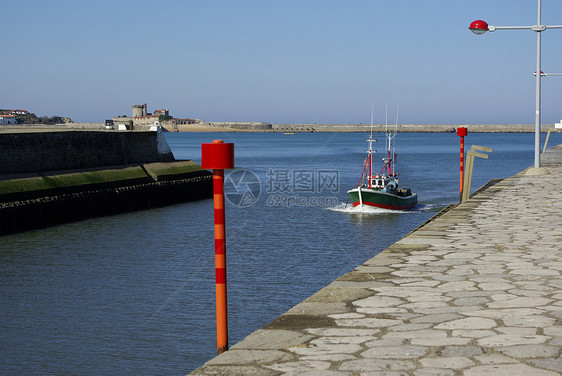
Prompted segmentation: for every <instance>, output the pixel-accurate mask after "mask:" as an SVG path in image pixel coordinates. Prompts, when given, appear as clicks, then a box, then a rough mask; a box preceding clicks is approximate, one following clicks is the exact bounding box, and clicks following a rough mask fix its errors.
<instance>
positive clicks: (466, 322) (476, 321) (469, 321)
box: [435, 317, 497, 330]
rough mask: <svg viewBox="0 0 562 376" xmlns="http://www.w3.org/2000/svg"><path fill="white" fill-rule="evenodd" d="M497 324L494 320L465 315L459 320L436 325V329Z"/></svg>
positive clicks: (478, 327) (490, 327) (479, 327)
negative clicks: (465, 316)
mask: <svg viewBox="0 0 562 376" xmlns="http://www.w3.org/2000/svg"><path fill="white" fill-rule="evenodd" d="M496 326H497V324H496V322H495V321H494V320H492V319H487V318H479V317H467V318H464V319H459V320H452V321H447V322H444V323H442V324H439V325H437V326H436V327H435V328H436V329H449V330H453V329H492V328H495V327H496Z"/></svg>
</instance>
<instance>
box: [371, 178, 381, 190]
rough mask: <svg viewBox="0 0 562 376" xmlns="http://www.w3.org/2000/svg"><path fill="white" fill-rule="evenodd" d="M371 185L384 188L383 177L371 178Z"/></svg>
mask: <svg viewBox="0 0 562 376" xmlns="http://www.w3.org/2000/svg"><path fill="white" fill-rule="evenodd" d="M371 185H372V186H373V187H374V188H384V180H383V179H373V180H372V181H371Z"/></svg>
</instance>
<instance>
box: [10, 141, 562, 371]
mask: <svg viewBox="0 0 562 376" xmlns="http://www.w3.org/2000/svg"><path fill="white" fill-rule="evenodd" d="M166 137H167V139H168V141H169V144H170V146H171V147H172V150H173V152H174V154H175V156H176V158H178V159H194V160H195V161H197V162H200V144H201V143H202V142H211V141H212V140H213V139H216V138H221V139H223V140H224V141H225V142H234V143H235V145H236V146H235V147H236V149H235V150H236V166H237V169H235V170H233V171H232V175H230V176H227V192H228V198H229V201H228V202H227V258H228V294H229V336H230V343H231V344H234V343H236V342H238V341H240V340H241V339H243V338H244V337H245V336H246V335H248V334H250V333H251V332H253V331H254V330H256V329H258V328H260V327H261V326H263V325H265V324H267V323H269V322H270V321H271V320H273V319H274V318H275V317H277V316H278V315H280V314H282V313H283V312H285V311H287V310H288V309H289V308H291V307H292V306H293V305H295V304H297V303H299V302H300V301H302V300H303V299H305V298H306V297H308V296H310V295H311V294H313V293H314V292H316V291H317V290H319V289H321V288H322V287H324V286H325V285H327V284H328V283H330V282H331V281H333V280H334V279H335V278H337V277H339V276H340V275H342V274H344V273H346V272H348V271H350V270H352V269H353V268H354V267H355V266H357V265H359V264H361V263H363V262H364V261H365V260H367V259H369V258H371V257H372V256H374V255H375V254H377V253H378V252H379V251H381V250H382V249H384V248H386V247H387V246H389V245H390V244H392V243H393V242H395V241H397V240H398V239H400V238H401V237H402V236H403V235H405V234H407V233H408V232H409V231H411V230H412V229H414V228H415V227H417V226H418V225H419V224H421V223H422V222H424V221H425V220H426V219H428V218H430V217H431V216H432V215H433V214H435V212H437V211H438V210H439V209H441V208H442V207H443V206H445V205H447V204H449V203H451V202H454V201H456V200H458V159H459V156H458V148H459V139H458V137H457V136H456V135H455V134H399V135H398V136H397V153H398V154H399V159H398V167H399V172H400V176H401V185H402V186H404V187H410V188H412V190H413V191H415V192H417V193H418V195H419V205H418V207H417V208H416V209H415V210H413V211H410V212H406V213H394V212H393V213H389V212H385V211H376V210H375V211H373V212H370V213H363V214H361V213H353V212H349V210H346V209H344V207H345V202H346V199H347V197H346V193H345V192H346V190H347V189H349V188H352V187H354V186H355V185H356V183H357V180H358V179H359V174H360V173H361V168H362V162H363V159H364V153H363V152H364V150H365V147H366V143H365V142H364V139H365V135H364V134H355V133H354V134H310V133H303V134H294V135H284V134H271V133H268V134H254V133H235V134H210V133H183V134H171V133H169V134H166ZM378 139H379V144H378V145H377V146H379V149H380V150H379V151H380V152H382V151H383V149H384V138H383V137H382V136H379V137H378ZM466 142H467V149H468V148H469V147H470V145H472V144H477V145H482V146H490V147H493V149H494V151H493V152H492V153H490V158H489V159H488V160H482V159H477V160H476V166H475V175H474V178H473V190H475V189H476V188H477V187H479V186H481V185H482V184H484V183H485V182H487V181H488V180H490V179H493V178H498V177H508V176H511V175H513V174H515V173H517V172H519V171H521V170H523V169H524V168H526V167H528V166H529V165H531V164H532V163H533V135H531V134H469V136H468V137H467V138H466ZM549 143H550V144H551V145H554V144H560V143H562V135H560V134H553V135H551V140H550V142H549ZM379 155H380V156H382V154H379ZM212 207H213V204H212V201H211V200H205V201H199V202H194V203H186V204H181V205H175V206H170V207H166V208H161V209H155V210H149V211H143V212H137V213H130V214H124V215H116V216H111V217H105V218H96V219H90V220H86V221H81V222H77V223H72V224H67V225H61V226H56V227H52V228H48V229H43V230H37V231H29V232H25V233H21V234H16V235H10V236H4V237H0V314H1V316H0V317H1V321H0V332H1V336H0V374H29V375H32V374H76V375H91V374H114V375H130V374H138V375H156V374H158V375H183V374H186V373H188V372H189V371H192V370H193V369H195V368H196V367H198V366H200V365H202V364H203V363H204V362H205V361H206V360H208V359H210V358H212V357H213V356H214V355H215V353H216V340H215V322H214V320H215V311H214V309H215V308H214V287H215V285H214V249H213V247H214V243H213V218H212V212H213V210H212Z"/></svg>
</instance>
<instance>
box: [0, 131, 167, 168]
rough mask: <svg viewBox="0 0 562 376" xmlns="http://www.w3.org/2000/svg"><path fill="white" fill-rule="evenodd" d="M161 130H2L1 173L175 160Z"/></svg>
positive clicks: (0, 134)
mask: <svg viewBox="0 0 562 376" xmlns="http://www.w3.org/2000/svg"><path fill="white" fill-rule="evenodd" d="M162 139H163V135H162V134H161V133H158V132H116V131H112V132H104V131H64V132H56V131H54V132H24V133H0V174H14V173H24V172H37V171H54V170H69V169H80V168H90V167H101V166H115V165H126V164H130V163H151V162H165V161H173V160H174V156H173V154H172V151H171V150H170V148H169V146H168V144H167V143H166V142H165V140H164V141H162Z"/></svg>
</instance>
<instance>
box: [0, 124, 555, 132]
mask: <svg viewBox="0 0 562 376" xmlns="http://www.w3.org/2000/svg"><path fill="white" fill-rule="evenodd" d="M459 127H466V128H467V129H468V132H469V133H534V132H535V125H534V124H431V125H426V124H400V125H398V126H395V125H389V126H385V125H381V124H376V125H373V126H372V130H373V132H377V133H380V132H385V130H386V129H393V130H394V129H396V130H397V131H398V132H405V133H454V132H456V130H457V128H459ZM145 128H146V127H145ZM164 128H165V130H166V131H169V132H253V133H324V132H336V133H339V132H342V133H348V132H349V133H351V132H369V131H370V130H371V126H370V125H364V124H349V125H347V124H270V123H196V124H182V125H177V126H176V127H175V128H171V127H168V126H165V127H164ZM549 129H554V124H542V125H541V132H545V133H546V132H547V131H548V130H549ZM79 130H83V131H101V130H103V131H107V132H116V131H117V130H107V129H106V128H105V125H104V124H103V123H69V124H65V125H55V126H48V125H39V124H32V125H9V126H8V125H6V126H0V133H5V132H9V133H12V132H16V133H20V132H52V131H79ZM139 130H145V131H146V130H148V129H139ZM122 132H127V131H122Z"/></svg>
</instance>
